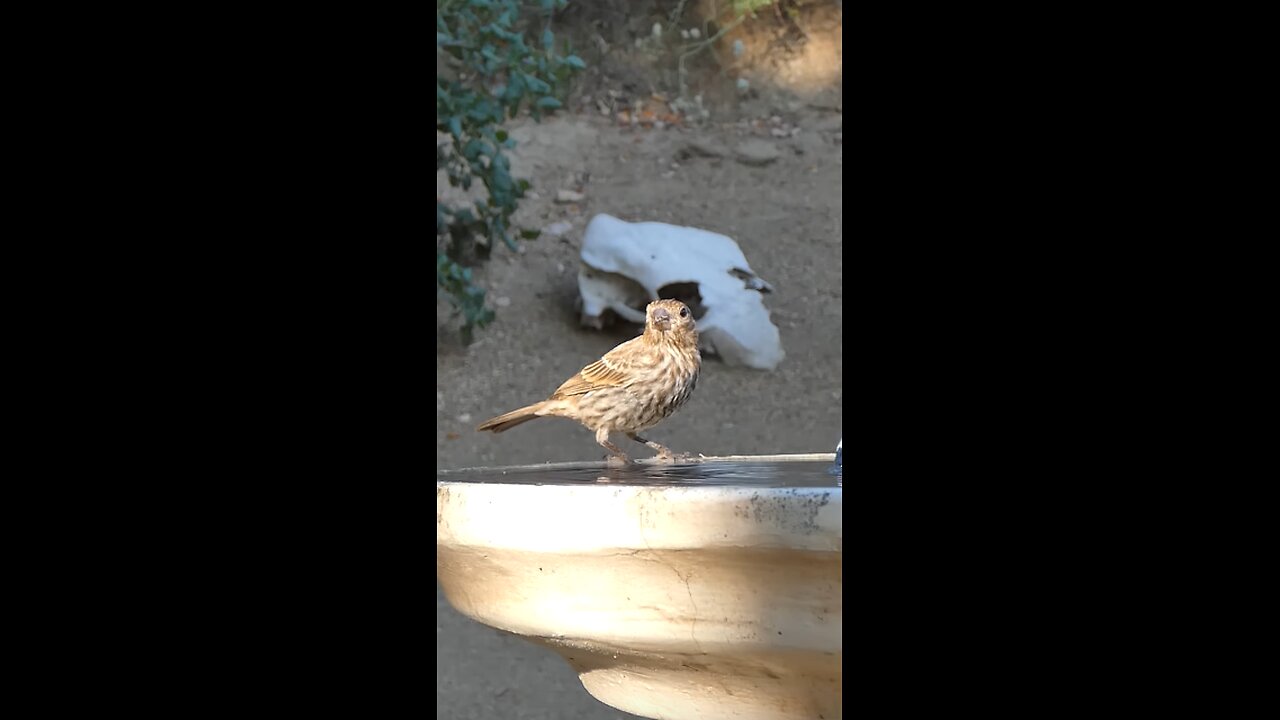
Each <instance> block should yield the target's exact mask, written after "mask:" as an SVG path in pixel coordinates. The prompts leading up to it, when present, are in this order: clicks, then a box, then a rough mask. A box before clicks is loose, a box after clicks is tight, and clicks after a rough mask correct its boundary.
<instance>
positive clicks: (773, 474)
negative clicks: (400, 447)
mask: <svg viewBox="0 0 1280 720" xmlns="http://www.w3.org/2000/svg"><path fill="white" fill-rule="evenodd" d="M834 457H835V456H834V455H833V454H830V453H825V454H814V455H780V456H738V457H726V458H707V459H704V460H702V461H699V462H694V463H687V464H681V465H657V464H648V463H643V464H640V465H638V466H629V467H627V468H621V469H618V468H607V467H606V466H605V465H604V464H603V463H564V464H556V465H537V466H526V467H514V468H481V469H475V470H460V471H448V472H440V473H438V474H437V482H436V577H437V579H438V580H439V582H440V584H441V586H442V587H443V588H444V593H445V597H446V598H447V599H448V600H449V603H450V604H451V605H453V607H455V608H456V609H457V610H458V611H459V612H461V613H463V614H464V615H467V616H468V617H470V618H472V619H474V620H477V621H479V622H481V623H484V624H486V625H490V626H492V627H495V628H499V629H501V630H505V631H508V632H512V633H515V634H517V635H520V636H523V637H524V638H525V639H527V640H530V641H532V642H535V643H539V644H541V645H544V646H546V647H548V648H551V649H552V650H554V651H556V652H557V653H559V654H560V655H561V656H563V657H564V658H565V659H566V660H567V661H568V662H569V664H570V665H571V666H573V668H574V669H575V670H576V671H577V672H578V674H579V677H580V678H581V680H582V684H583V686H584V687H585V688H586V689H587V692H589V693H591V694H592V695H593V696H594V697H595V698H596V699H598V700H600V701H601V702H604V703H606V704H608V705H612V706H613V707H616V708H619V709H622V710H625V711H627V712H630V713H634V714H636V715H640V716H643V717H649V718H667V719H670V720H686V719H688V720H693V719H695V718H745V719H751V720H782V719H784V718H785V719H787V720H791V719H793V718H796V719H798V718H805V719H806V720H808V719H820V720H832V719H834V718H839V717H841V697H842V684H841V665H842V660H843V652H842V643H841V636H842V633H841V628H842V623H843V606H842V590H843V585H844V576H843V570H842V562H841V558H842V549H843V544H844V542H843V528H842V504H843V503H842V492H843V490H842V488H841V487H840V486H839V484H838V483H839V477H838V476H834V475H832V474H829V473H828V468H830V467H831V462H832V459H833V458H834Z"/></svg>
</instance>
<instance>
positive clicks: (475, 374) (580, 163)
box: [436, 58, 844, 719]
mask: <svg viewBox="0 0 1280 720" xmlns="http://www.w3.org/2000/svg"><path fill="white" fill-rule="evenodd" d="M588 60H589V61H590V58H588ZM595 87H596V88H597V90H596V92H597V93H599V92H600V91H599V90H598V88H599V87H602V85H601V84H600V83H599V82H596V84H595ZM827 91H828V95H826V96H825V97H826V99H825V100H824V99H818V100H815V99H814V98H815V97H816V96H815V95H814V94H812V93H810V94H808V95H796V94H787V93H782V92H777V93H773V94H770V93H761V94H758V95H756V96H754V97H747V98H741V99H740V102H738V103H737V104H736V105H735V106H734V107H732V108H729V109H725V110H720V111H717V112H716V113H714V114H713V116H712V118H711V120H710V121H708V122H706V123H703V124H701V125H700V126H689V127H683V128H681V127H665V128H662V129H646V128H633V127H620V126H619V124H618V121H617V118H616V117H615V116H612V114H611V116H609V117H605V116H603V115H601V113H600V112H599V111H598V104H597V103H596V102H595V100H596V99H597V97H599V95H597V96H596V97H589V96H587V97H586V99H585V100H584V99H583V96H581V95H580V96H578V98H577V99H578V102H577V103H576V104H574V105H571V107H573V108H574V110H573V111H571V112H568V113H564V114H561V115H559V116H557V117H554V118H551V119H547V120H544V121H543V122H542V123H541V124H538V123H534V122H532V121H528V120H522V121H518V122H513V123H512V124H511V125H510V126H509V129H510V130H511V132H512V135H513V137H515V138H516V139H517V141H518V143H519V144H518V146H517V148H516V150H515V151H514V156H513V171H514V172H513V174H515V175H516V176H518V177H527V178H529V179H530V180H531V181H532V182H533V183H534V190H535V193H536V197H534V198H530V199H528V200H526V201H524V203H523V204H522V206H521V210H520V212H519V214H518V216H517V219H518V220H520V221H521V222H522V223H523V224H524V225H526V226H533V227H540V228H546V227H549V226H551V225H552V224H554V223H557V222H567V223H569V224H570V226H571V229H570V230H569V231H568V232H567V233H565V234H564V235H563V236H561V237H558V238H557V237H551V236H549V235H548V234H547V233H544V234H543V237H542V238H540V239H538V240H535V241H529V242H526V243H524V245H523V248H522V251H521V252H520V253H512V252H509V251H507V250H506V249H505V248H499V249H497V250H495V251H494V253H493V257H492V259H491V260H490V261H489V262H487V263H485V264H483V265H481V266H479V267H478V268H477V271H476V272H477V277H478V280H479V282H480V283H481V284H483V285H484V286H485V287H486V288H488V290H489V293H490V306H491V307H494V308H495V310H496V311H497V314H498V316H497V320H496V321H495V322H494V323H493V324H492V325H490V326H488V327H487V328H484V329H483V330H480V331H479V332H478V334H477V338H478V339H477V341H476V342H475V343H473V344H472V345H470V346H463V345H462V344H461V343H460V341H459V337H458V333H457V329H456V328H457V323H456V321H455V320H454V319H453V318H452V317H451V312H450V306H449V303H448V301H447V299H445V298H443V297H440V296H439V295H438V296H437V302H436V339H437V343H438V345H437V347H438V350H437V358H436V453H437V463H438V467H439V468H460V467H474V466H482V465H486V466H496V465H512V464H522V463H539V462H548V461H566V460H582V459H599V458H601V457H603V455H604V453H603V451H602V449H601V448H600V447H599V446H598V445H596V443H595V441H594V438H593V436H592V433H590V432H589V431H587V430H585V429H584V428H582V427H581V426H579V425H577V424H575V423H573V422H570V421H567V420H561V419H541V420H537V421H534V422H531V423H528V424H526V425H522V426H520V427H518V428H515V429H513V430H511V431H509V432H506V433H503V434H501V435H496V436H495V435H492V434H489V433H484V434H481V433H477V432H476V431H475V426H476V425H477V424H479V423H480V422H481V421H483V420H485V419H487V418H489V417H492V416H494V415H497V414H499V413H502V412H505V411H507V410H510V409H513V408H516V407H519V406H521V405H524V404H528V403H530V402H534V401H537V400H541V399H543V398H545V397H546V396H547V395H548V394H549V393H550V392H551V391H553V390H554V389H555V388H556V387H557V386H558V385H559V384H560V383H561V382H563V381H564V380H565V379H566V378H568V377H569V376H570V375H571V374H573V373H575V372H577V370H578V369H580V368H581V367H582V366H583V365H585V364H587V363H589V362H591V361H593V360H595V359H596V358H598V357H599V356H600V355H601V354H603V353H604V352H606V351H608V350H609V349H610V348H612V347H613V346H615V345H616V344H618V343H619V342H622V341H623V340H626V339H628V338H630V337H633V336H634V335H636V334H638V333H639V331H640V328H639V327H638V326H636V325H629V324H619V325H616V326H614V327H612V328H608V329H606V330H604V331H599V330H592V329H587V328H583V327H580V325H579V322H578V314H577V310H576V308H575V305H574V301H575V298H576V297H577V279H576V278H577V270H578V250H579V244H580V242H581V238H582V232H583V229H584V228H585V226H586V223H587V221H588V220H590V218H591V217H592V216H593V215H595V214H596V213H608V214H611V215H615V216H617V217H620V218H622V219H624V220H633V221H635V220H656V221H663V222H669V223H676V224H682V225H692V226H695V227H700V228H705V229H708V230H713V231H716V232H719V233H723V234H725V235H728V236H730V237H732V238H734V239H735V240H736V241H737V242H738V243H739V245H740V246H741V247H742V250H743V252H744V254H745V255H746V257H747V259H748V261H750V263H751V265H752V267H753V269H754V270H755V271H756V273H757V274H758V275H760V276H761V277H763V278H764V279H765V280H767V281H769V282H770V283H771V284H772V285H773V287H774V289H775V292H774V293H773V294H772V295H768V296H766V305H767V306H768V307H769V309H770V310H771V312H772V317H773V320H774V323H775V324H776V325H777V326H778V328H779V330H780V331H781V335H782V342H783V347H784V349H785V350H786V353H787V357H786V359H785V360H784V361H783V363H782V364H781V365H780V366H779V368H778V369H777V370H776V371H774V372H762V371H756V370H749V369H743V368H730V367H726V366H725V365H724V364H723V363H721V362H720V361H719V360H717V359H715V358H714V357H711V358H707V359H706V360H705V361H704V365H703V374H702V377H701V379H700V381H699V384H698V388H697V392H696V393H695V394H694V396H693V398H692V400H691V401H690V402H689V404H688V405H686V406H685V407H684V408H683V409H682V410H681V411H680V412H678V413H677V414H676V415H674V416H673V417H671V418H669V419H668V420H666V421H665V422H663V423H662V424H660V425H658V426H657V427H656V428H654V429H653V430H651V431H650V432H649V433H646V435H647V436H649V437H651V438H652V439H654V440H656V441H658V442H660V443H663V444H664V445H667V446H669V447H671V448H672V449H674V450H678V451H691V452H695V453H698V452H701V453H704V454H707V455H712V454H717V455H721V454H735V453H736V454H747V453H751V454H755V453H791V452H831V451H833V450H834V448H835V444H836V441H837V440H838V439H840V437H841V433H842V428H841V426H840V418H841V405H842V398H843V395H842V393H843V384H842V380H841V372H842V348H843V346H842V342H843V331H844V326H843V318H842V313H841V301H842V297H843V288H842V277H843V266H842V263H843V252H842V241H843V237H842V235H843V233H842V209H841V199H840V198H841V190H842V187H841V176H842V171H843V144H842V138H841V136H840V135H839V133H840V132H841V131H842V115H841V114H840V113H839V112H838V111H837V110H836V109H835V108H836V107H837V106H840V105H841V104H842V103H841V101H840V100H839V95H838V91H837V94H836V95H835V97H836V100H835V101H832V100H831V99H830V92H829V91H830V88H827ZM610 110H611V111H612V108H611V109H610ZM792 129H796V130H797V131H796V132H795V133H792V132H791V131H792ZM775 130H776V131H777V132H774V131H775ZM779 135H784V137H778V136H779ZM751 138H756V139H761V140H765V141H767V142H769V143H771V144H773V145H774V146H775V147H776V148H777V150H778V151H779V157H778V159H777V160H776V161H774V162H772V163H770V164H768V165H765V166H760V167H758V166H751V165H747V164H744V163H742V162H739V161H738V160H736V159H735V158H734V157H733V153H732V148H733V147H734V146H736V145H737V144H739V143H741V142H743V141H745V140H748V139H751ZM690 143H698V144H701V145H704V146H711V147H718V148H721V149H723V150H725V151H726V152H725V155H724V156H723V157H719V158H706V157H691V158H684V157H682V156H681V150H682V149H683V148H685V147H687V146H688V145H689V144H690ZM559 189H569V190H575V191H578V192H581V193H582V194H583V195H584V196H585V200H583V201H582V202H581V203H576V204H571V205H564V204H557V203H555V202H554V197H555V195H556V191H557V190H559ZM437 192H438V193H440V194H443V195H450V194H451V193H453V192H455V191H454V189H453V188H450V187H449V186H448V183H447V180H446V181H442V180H441V179H440V178H437ZM615 442H618V443H622V444H624V447H626V445H627V444H629V445H630V447H626V449H627V450H629V451H631V452H632V453H633V454H634V455H636V456H641V457H643V456H645V455H647V454H648V453H649V451H648V450H647V449H645V448H643V447H641V446H638V445H634V444H633V443H630V441H628V440H626V438H615ZM436 610H437V612H436V656H437V661H438V664H437V667H438V668H439V669H438V671H437V677H436V690H437V711H438V712H439V713H440V717H448V718H581V719H588V718H590V719H596V718H599V719H603V718H620V717H622V718H626V717H631V716H629V715H626V714H625V713H622V712H620V711H617V710H614V709H612V708H609V707H607V706H605V705H603V704H601V703H599V702H597V701H595V700H594V699H593V698H591V697H590V696H589V695H587V694H586V692H585V691H584V690H583V689H582V686H581V684H580V683H579V682H578V680H577V677H576V675H575V674H574V673H573V672H572V670H570V669H569V667H568V666H567V665H566V664H565V663H564V662H563V661H562V660H560V659H559V658H558V657H556V656H554V655H553V654H552V653H550V652H549V651H546V650H543V649H541V648H538V647H535V646H533V645H531V644H529V643H527V642H525V641H522V640H519V639H516V638H513V637H510V636H507V635H505V634H503V633H500V632H498V631H496V630H492V629H490V628H486V627H483V626H480V625H478V624H476V623H473V622H471V621H470V620H467V619H465V618H463V617H461V616H459V615H458V614H457V613H456V612H454V611H453V610H452V609H451V608H450V607H449V606H448V604H447V603H446V602H445V600H444V598H443V596H442V595H440V594H439V592H437V609H436Z"/></svg>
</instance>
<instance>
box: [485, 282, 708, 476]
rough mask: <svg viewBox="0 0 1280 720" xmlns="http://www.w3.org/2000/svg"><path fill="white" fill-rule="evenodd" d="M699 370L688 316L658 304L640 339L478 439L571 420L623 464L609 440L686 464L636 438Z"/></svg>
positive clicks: (489, 426)
mask: <svg viewBox="0 0 1280 720" xmlns="http://www.w3.org/2000/svg"><path fill="white" fill-rule="evenodd" d="M701 369H702V356H701V354H700V353H699V352H698V330H697V325H696V320H695V318H694V317H693V313H692V312H690V311H689V307H688V306H687V305H685V304H684V303H682V302H680V301H679V300H671V299H659V300H654V301H653V302H650V303H649V304H648V305H647V306H646V307H645V323H644V333H643V334H641V335H639V336H637V337H634V338H632V339H630V340H628V341H626V342H624V343H622V344H620V345H618V346H617V347H615V348H614V349H612V350H610V351H609V352H607V353H605V354H604V356H603V357H601V358H600V359H599V360H597V361H595V362H593V363H591V364H590V365H587V366H586V367H584V368H582V370H580V371H578V374H576V375H574V376H573V377H571V378H569V379H568V380H566V381H565V382H564V384H562V385H561V386H560V387H559V388H558V389H557V390H556V391H555V392H553V393H551V397H549V398H547V399H546V400H543V401H542V402H536V403H534V404H532V405H526V406H525V407H522V408H520V409H518V410H512V411H511V412H509V413H504V414H502V415H499V416H497V417H495V418H492V419H490V420H486V421H485V422H483V423H481V424H480V425H479V426H478V427H477V428H476V430H477V431H478V432H484V431H492V432H494V433H500V432H505V431H507V430H510V429H511V428H513V427H515V426H517V425H520V424H522V423H526V422H528V421H530V420H533V419H536V418H540V417H562V418H568V419H570V420H576V421H578V422H579V423H581V424H582V425H583V426H585V427H586V428H587V429H588V430H593V431H595V434H596V442H597V443H599V444H600V446H601V447H603V448H604V449H606V450H608V451H609V453H610V455H611V457H612V458H613V459H615V460H617V461H620V462H622V463H627V462H630V460H629V459H628V458H627V454H626V453H625V452H623V450H622V448H620V447H618V446H617V445H614V444H613V443H612V442H610V441H609V436H610V434H611V433H619V432H620V433H624V434H626V436H627V437H628V438H630V439H632V440H634V441H636V442H638V443H641V444H643V445H647V446H648V447H649V448H651V449H653V450H654V451H656V452H657V455H656V456H655V457H657V458H659V459H665V460H674V459H681V458H686V457H688V455H686V454H681V455H676V454H675V453H672V452H671V450H670V449H668V448H667V447H665V446H663V445H660V444H658V443H656V442H653V441H651V440H646V439H645V438H643V437H641V436H640V435H639V433H640V432H643V431H645V430H648V429H649V428H651V427H653V426H654V425H657V424H658V423H659V422H661V421H662V420H664V419H666V418H667V417H669V416H670V415H671V414H672V413H674V412H675V411H676V410H679V409H680V407H681V406H683V405H684V404H685V403H686V402H688V400H689V396H690V395H692V394H693V389H694V387H695V386H696V385H697V384H698V374H699V373H700V372H701Z"/></svg>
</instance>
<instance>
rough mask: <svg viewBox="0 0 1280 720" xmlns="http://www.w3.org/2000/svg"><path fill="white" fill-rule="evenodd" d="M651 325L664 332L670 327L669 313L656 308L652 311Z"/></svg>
mask: <svg viewBox="0 0 1280 720" xmlns="http://www.w3.org/2000/svg"><path fill="white" fill-rule="evenodd" d="M653 324H654V325H657V326H658V327H660V328H662V329H663V330H666V329H667V328H669V327H671V313H669V312H667V309H666V308H658V309H657V310H654V311H653Z"/></svg>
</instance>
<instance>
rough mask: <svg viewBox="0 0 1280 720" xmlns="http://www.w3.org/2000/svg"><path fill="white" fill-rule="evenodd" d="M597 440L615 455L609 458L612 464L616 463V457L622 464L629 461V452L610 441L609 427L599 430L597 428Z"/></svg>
mask: <svg viewBox="0 0 1280 720" xmlns="http://www.w3.org/2000/svg"><path fill="white" fill-rule="evenodd" d="M596 442H598V443H600V446H601V447H603V448H604V449H605V450H608V451H609V453H610V454H611V455H612V456H613V457H611V458H609V464H610V465H613V464H614V458H617V460H618V461H620V462H621V463H622V464H626V463H627V462H629V460H627V454H626V453H624V452H622V448H620V447H618V446H617V445H614V444H613V443H611V442H609V430H608V428H600V429H599V430H596Z"/></svg>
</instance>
